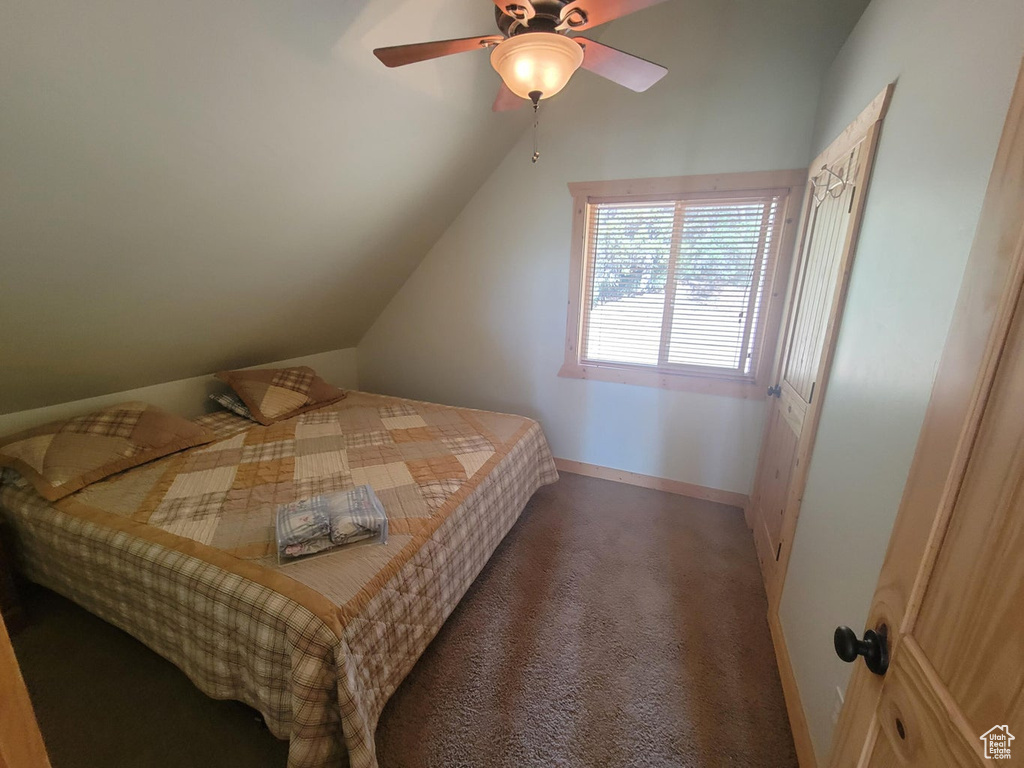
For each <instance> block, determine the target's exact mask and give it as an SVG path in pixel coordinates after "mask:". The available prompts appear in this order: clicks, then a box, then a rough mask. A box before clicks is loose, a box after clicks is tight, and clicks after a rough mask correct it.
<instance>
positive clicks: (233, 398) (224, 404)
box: [210, 392, 256, 421]
mask: <svg viewBox="0 0 1024 768" xmlns="http://www.w3.org/2000/svg"><path fill="white" fill-rule="evenodd" d="M210 399H211V400H213V402H215V403H216V404H217V405H219V406H220V407H221V408H223V409H224V410H226V411H231V412H232V413H237V414H238V415H239V416H241V417H242V418H243V419H249V421H256V419H254V418H253V417H252V411H250V410H249V407H248V406H247V405H246V404H245V403H243V402H242V398H240V397H239V396H238V395H234V394H232V393H230V392H224V393H223V394H215V395H210Z"/></svg>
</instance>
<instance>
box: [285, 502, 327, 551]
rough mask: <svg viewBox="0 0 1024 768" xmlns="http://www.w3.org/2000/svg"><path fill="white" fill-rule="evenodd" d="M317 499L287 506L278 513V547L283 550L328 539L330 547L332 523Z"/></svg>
mask: <svg viewBox="0 0 1024 768" xmlns="http://www.w3.org/2000/svg"><path fill="white" fill-rule="evenodd" d="M316 502H317V499H302V500H300V501H295V502H292V503H291V504H285V505H283V506H282V507H280V508H279V509H278V511H277V545H278V547H281V548H286V547H291V546H295V545H298V544H304V543H306V542H308V541H312V540H314V539H320V538H323V539H327V545H328V546H330V543H331V542H330V534H331V521H330V518H329V517H328V516H327V511H326V510H325V509H324V508H323V505H322V504H318V503H316Z"/></svg>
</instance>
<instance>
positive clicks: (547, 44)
mask: <svg viewBox="0 0 1024 768" xmlns="http://www.w3.org/2000/svg"><path fill="white" fill-rule="evenodd" d="M582 63H583V49H582V48H581V47H580V45H579V44H578V43H576V42H575V41H574V40H573V39H572V38H569V37H566V36H565V35H559V34H557V33H555V32H526V33H522V34H519V35H516V36H515V37H510V38H508V39H507V40H503V41H501V42H500V43H498V45H497V46H495V47H494V50H492V51H491V66H492V67H494V71H495V72H497V73H498V74H499V75H501V79H502V80H504V81H505V85H507V86H508V88H509V90H510V91H512V93H514V94H515V95H516V96H518V97H519V98H521V99H529V98H531V97H530V93H531V91H539V92H540V94H541V96H540V98H542V99H547V98H550V97H552V96H554V95H555V94H556V93H558V92H559V91H560V90H562V89H563V88H564V87H565V84H566V83H568V82H569V78H570V77H572V75H573V73H574V72H575V71H576V70H577V69H579V67H580V64H582Z"/></svg>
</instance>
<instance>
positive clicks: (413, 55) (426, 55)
mask: <svg viewBox="0 0 1024 768" xmlns="http://www.w3.org/2000/svg"><path fill="white" fill-rule="evenodd" d="M504 39H505V38H504V37H502V36H501V35H483V36H481V37H462V38H459V39H458V40H434V41H432V42H429V43H413V44H412V45H393V46H391V47H390V48H374V50H373V55H374V56H376V57H377V58H378V59H380V60H381V61H382V62H383V63H384V65H385V66H388V67H402V66H405V65H406V64H415V63H416V62H417V61H426V60H427V59H436V58H439V57H441V56H451V55H452V54H453V53H464V52H466V51H477V50H480V49H481V48H489V47H490V46H492V45H497V44H498V43H500V42H501V41H502V40H504Z"/></svg>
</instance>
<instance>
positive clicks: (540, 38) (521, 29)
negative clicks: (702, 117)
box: [373, 0, 668, 112]
mask: <svg viewBox="0 0 1024 768" xmlns="http://www.w3.org/2000/svg"><path fill="white" fill-rule="evenodd" d="M664 1H665V0H494V5H495V11H494V15H495V18H496V19H497V22H498V31H499V32H501V34H500V35H482V36H480V37H464V38H460V39H458V40H435V41H433V42H429V43H415V44H412V45H395V46H391V47H389V48H377V49H375V50H374V52H373V53H374V55H375V56H376V57H377V58H378V59H380V60H381V61H382V62H383V63H384V64H385V65H386V66H388V67H401V66H404V65H406V64H413V63H415V62H417V61H426V60H427V59H436V58H439V57H441V56H450V55H451V54H453V53H464V52H466V51H475V50H479V49H481V48H483V49H487V48H489V49H491V66H492V67H494V69H495V71H497V73H498V74H499V75H501V79H502V84H501V89H500V90H499V91H498V96H497V98H496V99H495V100H494V106H493V107H492V109H493V110H494V111H495V112H501V111H504V110H508V109H516V108H517V107H520V106H522V104H524V103H525V102H524V100H525V99H529V100H530V101H532V102H533V105H534V107H535V108H536V106H537V103H538V102H539V101H540V100H541V99H547V98H550V97H551V96H554V95H555V94H556V93H558V92H559V91H560V90H562V88H564V87H565V84H566V83H568V82H569V78H570V77H572V75H573V73H574V72H575V71H576V70H577V69H579V68H580V67H581V66H582V67H583V69H587V70H589V71H591V72H593V73H594V74H597V75H600V76H601V77H604V78H607V79H608V80H611V81H612V82H615V83H618V84H619V85H624V86H626V87H627V88H630V89H631V90H634V91H646V90H647V89H648V88H650V87H651V86H652V85H654V84H655V83H656V82H658V81H659V80H660V79H661V78H662V77H664V76H665V74H666V73H667V72H668V70H667V69H665V67H662V66H660V65H659V64H654V63H653V62H650V61H647V60H646V59H641V58H640V57H639V56H633V55H632V54H629V53H625V52H623V51H620V50H617V49H615V48H612V47H611V46H608V45H603V44H602V43H597V42H594V41H593V40H589V39H587V38H585V37H570V36H569V32H576V31H582V30H585V29H591V28H593V27H596V26H598V25H599V24H604V23H605V22H608V21H612V20H613V19H618V18H620V17H622V16H626V15H627V14H630V13H633V12H635V11H640V10H643V9H644V8H648V7H649V6H652V5H657V4H658V3H661V2H664Z"/></svg>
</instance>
